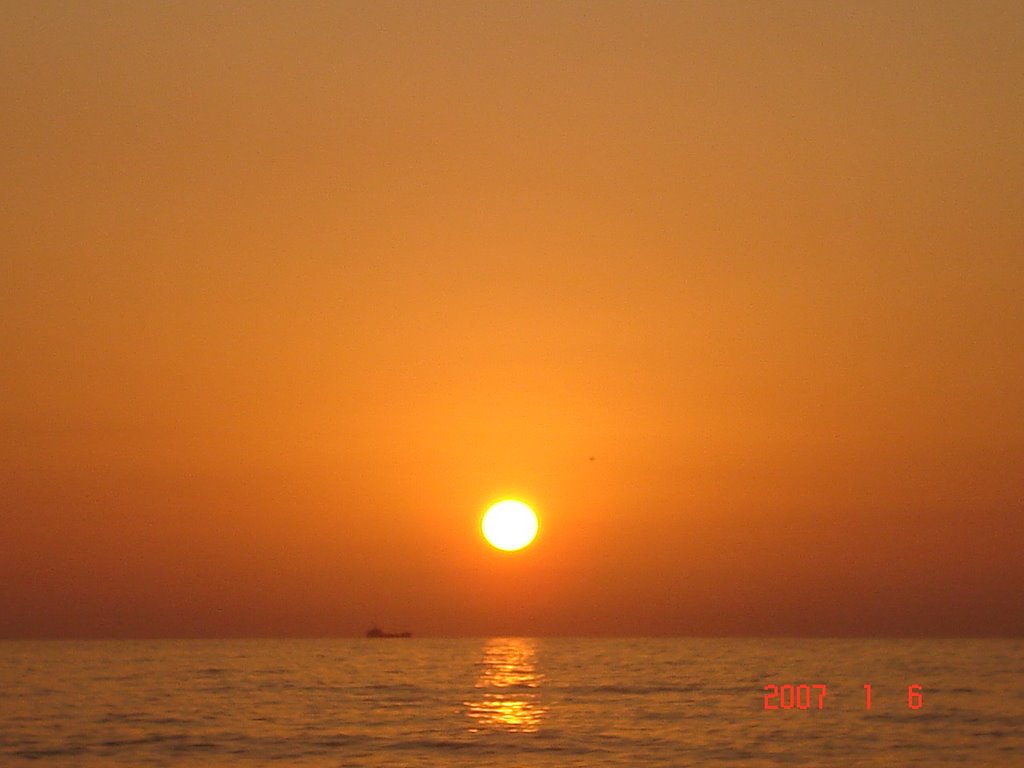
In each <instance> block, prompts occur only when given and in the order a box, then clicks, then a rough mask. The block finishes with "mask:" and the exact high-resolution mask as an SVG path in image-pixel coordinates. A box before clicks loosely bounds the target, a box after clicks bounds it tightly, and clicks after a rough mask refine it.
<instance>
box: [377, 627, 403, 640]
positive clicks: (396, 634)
mask: <svg viewBox="0 0 1024 768" xmlns="http://www.w3.org/2000/svg"><path fill="white" fill-rule="evenodd" d="M366 636H367V637H372V638H385V637H412V632H385V631H384V630H383V629H381V628H379V627H374V628H373V629H369V630H367V631H366Z"/></svg>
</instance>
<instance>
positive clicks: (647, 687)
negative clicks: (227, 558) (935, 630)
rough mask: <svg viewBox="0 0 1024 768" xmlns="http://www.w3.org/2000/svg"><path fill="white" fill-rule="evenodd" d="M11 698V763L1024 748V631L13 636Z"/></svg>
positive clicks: (1, 707) (858, 757) (971, 760)
mask: <svg viewBox="0 0 1024 768" xmlns="http://www.w3.org/2000/svg"><path fill="white" fill-rule="evenodd" d="M865 684H870V685H871V709H870V710H869V709H867V708H866V697H867V690H866V689H865V688H864V685H865ZM766 685H777V686H783V685H793V686H800V685H806V686H815V685H817V686H826V687H825V689H824V694H823V695H822V693H821V691H822V689H821V688H820V687H819V688H810V687H809V688H808V689H804V690H801V689H799V688H792V689H783V690H782V691H781V696H780V697H779V698H776V699H772V700H771V701H770V702H769V703H774V704H780V703H781V704H792V705H793V706H792V708H779V709H775V710H766V709H765V686H766ZM911 685H919V686H921V689H920V690H921V697H922V698H921V699H920V700H918V699H916V698H914V697H913V696H911V695H909V692H908V688H909V686H911ZM0 693H2V700H0V764H2V765H12V766H22V765H30V764H31V765H36V766H38V765H44V766H48V765H69V766H70V765H75V766H79V765H83V766H98V765H104V766H106V765H132V766H143V765H203V766H243V765H244V766H252V765H262V764H265V763H268V762H280V763H281V764H287V765H303V766H356V765H358V766H364V765H365V766H385V765H387V766H417V765H423V766H438V765H454V766H566V765H581V766H582V765H586V766H619V765H621V766H627V765H628V766H635V765H666V766H668V765H671V766H689V765H694V766H696V765H701V766H707V765H730V766H767V765H784V764H793V765H802V764H809V765H816V766H840V765H841V766H846V765H857V766H883V765H884V766H890V765H928V766H935V765H969V766H983V765H992V766H996V765H998V766H1008V765H1013V764H1015V762H1014V761H1018V762H1017V763H1016V764H1021V761H1022V760H1024V759H1022V757H1021V756H1022V755H1024V641H1021V640H939V641H936V640H692V639H618V640H605V639H528V638H491V639H476V640H470V639H459V640H441V639H437V640H434V639H416V638H414V639H411V640H363V639H359V640H249V641H138V642H5V643H0ZM819 703H820V705H821V707H820V708H819ZM912 704H920V707H919V708H917V709H914V708H912V707H911V705H912ZM803 706H806V708H800V707H803Z"/></svg>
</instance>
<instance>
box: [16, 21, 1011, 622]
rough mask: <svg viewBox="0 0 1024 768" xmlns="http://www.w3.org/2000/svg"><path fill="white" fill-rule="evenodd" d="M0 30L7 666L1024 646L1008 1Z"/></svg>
mask: <svg viewBox="0 0 1024 768" xmlns="http://www.w3.org/2000/svg"><path fill="white" fill-rule="evenodd" d="M3 15H4V21H3V24H2V26H0V71H2V73H3V75H2V77H0V97H2V100H0V103H2V104H3V105H4V106H3V112H4V114H3V118H2V119H0V163H2V166H0V167H2V176H3V179H4V183H3V185H2V187H0V190H2V192H0V194H2V196H3V197H2V204H0V236H2V239H0V373H2V376H0V636H3V637H93V636H238V635H333V634H341V635H349V634H356V633H360V632H362V631H364V630H365V629H366V628H368V627H369V626H370V625H371V624H373V623H378V624H380V625H382V626H384V627H386V628H389V629H410V630H412V631H414V632H415V633H416V634H425V635H431V634H441V635H450V634H480V635H485V634H524V635H543V634H616V635H628V634H681V635H714V634H754V635H835V634H852V635H868V634H913V635H930V634H938V635H942V634H964V635H979V634H980V635H987V634H1022V633H1024V609H1022V607H1021V606H1022V605H1024V556H1022V552H1024V311H1022V304H1024V300H1022V299H1024V130H1022V126H1024V5H1022V4H1021V3H1019V2H1005V3H1000V2H988V3H967V2H958V3H944V2H919V3H918V2H913V3H909V2H901V3H893V2H855V3H853V2H851V3H818V2H770V3H735V2H691V3H640V4H638V3H633V2H622V3H612V2H594V3H556V2H517V3H476V2H457V3H410V2H400V3H378V2H372V3H371V2H367V3H309V2H306V3H284V4H282V3H277V2H252V3H208V2H183V3H161V4H153V3H136V2H90V3H66V2H61V3H53V2H50V3H46V2H10V3H5V5H4V12H3ZM590 457H594V460H593V461H591V460H590ZM506 496H515V497H518V498H522V499H524V500H526V501H528V502H530V503H531V504H533V505H534V506H535V508H536V509H537V511H538V513H539V515H540V517H541V532H540V535H539V537H538V539H537V541H536V543H535V544H534V545H533V547H531V548H530V549H528V550H526V551H524V552H522V553H520V554H518V555H507V554H499V553H497V552H495V551H494V550H492V549H490V548H489V547H488V546H487V545H486V544H485V543H484V542H483V540H482V539H481V537H480V535H479V531H478V524H479V518H480V515H481V513H482V512H483V510H484V508H485V507H486V506H487V504H488V503H489V502H492V501H495V500H497V499H500V498H503V497H506Z"/></svg>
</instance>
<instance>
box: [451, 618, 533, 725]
mask: <svg viewBox="0 0 1024 768" xmlns="http://www.w3.org/2000/svg"><path fill="white" fill-rule="evenodd" d="M483 652H484V656H483V659H482V661H481V662H480V666H481V670H480V676H479V677H478V678H477V681H476V686H475V687H476V695H475V696H474V697H473V699H472V700H470V701H466V702H464V704H465V706H466V712H467V714H468V715H469V716H470V717H471V718H472V719H473V721H474V722H473V725H471V726H470V729H469V730H470V732H472V733H477V732H479V731H481V730H499V731H508V732H514V733H534V732H536V731H537V730H538V729H539V728H540V723H541V720H543V719H544V715H545V714H546V713H547V708H546V707H544V706H542V705H541V703H540V685H541V682H542V681H543V677H544V676H543V675H541V674H540V673H538V672H537V665H536V646H535V643H534V641H533V640H530V639H528V638H521V637H500V638H492V639H490V640H488V641H487V642H486V644H485V645H484V648H483Z"/></svg>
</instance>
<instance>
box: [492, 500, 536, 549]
mask: <svg viewBox="0 0 1024 768" xmlns="http://www.w3.org/2000/svg"><path fill="white" fill-rule="evenodd" d="M480 529H481V531H483V534H484V538H485V539H487V542H488V543H489V544H490V545H491V546H492V547H495V548H496V549H501V550H504V551H505V552H515V551H516V550H519V549H522V548H523V547H526V546H528V545H529V544H530V542H532V541H533V540H534V538H535V537H536V536H537V515H536V514H535V513H534V511H533V510H532V509H530V508H529V507H528V506H527V505H526V504H524V503H523V502H521V501H516V500H515V499H506V500H505V501H499V502H498V503H497V504H495V505H494V506H492V507H491V508H490V509H488V510H487V511H486V512H485V513H484V519H483V520H482V521H481V523H480Z"/></svg>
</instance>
